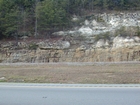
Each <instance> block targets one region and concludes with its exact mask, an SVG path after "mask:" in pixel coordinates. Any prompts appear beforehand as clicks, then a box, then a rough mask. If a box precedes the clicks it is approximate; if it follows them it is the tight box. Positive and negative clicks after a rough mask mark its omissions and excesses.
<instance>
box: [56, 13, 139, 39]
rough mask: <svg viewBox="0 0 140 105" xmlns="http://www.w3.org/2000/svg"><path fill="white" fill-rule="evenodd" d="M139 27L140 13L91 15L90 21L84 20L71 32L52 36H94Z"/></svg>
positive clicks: (62, 32)
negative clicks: (122, 28)
mask: <svg viewBox="0 0 140 105" xmlns="http://www.w3.org/2000/svg"><path fill="white" fill-rule="evenodd" d="M123 26H125V27H130V26H131V27H132V26H133V27H137V26H139V27H140V12H135V13H112V14H111V13H110V14H106V13H104V14H93V17H92V19H90V20H85V21H84V22H83V25H82V26H81V27H79V28H78V29H77V28H76V29H74V30H71V31H60V32H55V33H54V34H56V35H60V36H64V35H65V36H66V35H71V34H72V35H73V36H75V35H80V36H86V37H89V36H94V35H98V34H101V33H105V32H114V31H115V30H116V29H119V28H121V27H123Z"/></svg>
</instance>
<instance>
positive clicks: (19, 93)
mask: <svg viewBox="0 0 140 105" xmlns="http://www.w3.org/2000/svg"><path fill="white" fill-rule="evenodd" d="M0 105H140V85H133V84H132V85H121V84H120V85H102V84H98V85H91V84H86V85H83V84H14V83H13V84H11V83H0Z"/></svg>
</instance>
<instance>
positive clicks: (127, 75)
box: [0, 64, 140, 84]
mask: <svg viewBox="0 0 140 105" xmlns="http://www.w3.org/2000/svg"><path fill="white" fill-rule="evenodd" d="M93 65H94V66H93ZM93 65H76V64H74V65H67V64H37V65H35V64H33V65H32V64H30V65H29V64H27V65H26V64H23V65H0V77H5V80H1V81H0V82H28V83H29V82H32V83H36V82H38V83H75V84H77V83H86V84H100V83H106V84H123V83H127V84H139V83H140V78H139V75H140V70H139V68H140V64H103V65H102V64H93ZM25 66H26V67H25Z"/></svg>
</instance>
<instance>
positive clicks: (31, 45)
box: [28, 43, 38, 50]
mask: <svg viewBox="0 0 140 105" xmlns="http://www.w3.org/2000/svg"><path fill="white" fill-rule="evenodd" d="M37 48H38V45H36V43H31V44H30V45H29V47H28V49H29V50H36V49H37Z"/></svg>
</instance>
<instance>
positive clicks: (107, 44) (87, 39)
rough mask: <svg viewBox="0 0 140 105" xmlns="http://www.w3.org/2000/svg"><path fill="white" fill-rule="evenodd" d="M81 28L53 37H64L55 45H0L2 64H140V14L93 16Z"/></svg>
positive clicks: (50, 43)
mask: <svg viewBox="0 0 140 105" xmlns="http://www.w3.org/2000/svg"><path fill="white" fill-rule="evenodd" d="M77 20H78V19H77ZM81 24H83V25H82V26H80V27H74V28H73V30H69V31H60V32H55V33H53V35H58V36H61V37H62V38H60V39H59V40H56V41H54V42H51V41H49V40H43V41H39V42H26V41H19V42H18V43H16V44H15V42H0V62H2V63H7V62H10V63H14V62H30V63H34V62H36V63H42V62H117V61H140V36H139V35H138V34H137V33H138V32H140V31H139V30H138V29H139V27H140V12H136V13H116V14H115V13H114V14H106V13H104V14H94V16H93V17H91V19H89V20H85V21H83V22H82V23H81ZM122 27H125V28H122ZM120 28H122V29H123V30H119V29H120ZM116 30H119V33H118V31H116ZM120 31H122V32H120ZM108 32H109V33H108ZM115 34H117V35H115Z"/></svg>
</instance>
